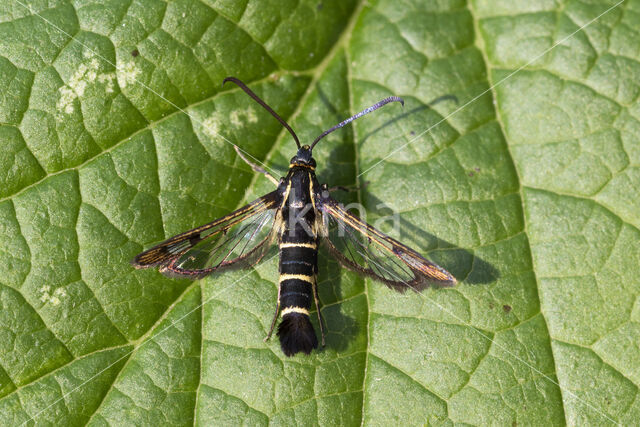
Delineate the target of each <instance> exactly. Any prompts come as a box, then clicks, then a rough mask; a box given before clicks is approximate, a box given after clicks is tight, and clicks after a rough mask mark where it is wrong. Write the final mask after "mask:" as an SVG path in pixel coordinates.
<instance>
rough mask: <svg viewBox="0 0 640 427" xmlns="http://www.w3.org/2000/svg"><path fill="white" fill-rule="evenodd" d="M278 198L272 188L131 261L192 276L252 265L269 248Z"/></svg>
mask: <svg viewBox="0 0 640 427" xmlns="http://www.w3.org/2000/svg"><path fill="white" fill-rule="evenodd" d="M279 200H280V195H279V193H278V192H277V191H273V192H272V193H269V194H267V195H265V196H262V197H261V198H259V199H257V200H254V201H253V202H251V203H249V204H248V205H246V206H244V207H242V208H240V209H238V210H236V211H234V212H232V213H230V214H229V215H226V216H224V217H222V218H219V219H217V220H215V221H212V222H210V223H208V224H205V225H202V226H200V227H197V228H194V229H193V230H189V231H187V232H184V233H181V234H178V235H177V236H174V237H171V238H170V239H167V240H165V241H164V242H162V243H160V244H158V245H156V246H154V247H152V248H151V249H148V250H146V251H144V252H142V253H141V254H139V255H137V256H136V257H135V258H134V259H133V261H132V264H133V265H134V266H135V267H136V268H148V267H158V268H159V270H160V272H162V273H163V274H165V275H168V276H181V277H188V278H192V279H196V278H200V277H203V276H206V275H207V274H210V273H212V272H213V271H216V270H220V269H224V268H230V267H246V266H249V265H253V264H255V263H256V262H258V261H259V260H260V259H261V258H262V257H263V256H264V254H265V253H266V252H267V251H268V249H269V246H270V243H271V241H272V234H271V232H272V229H273V225H274V222H275V218H276V216H277V212H278V207H279Z"/></svg>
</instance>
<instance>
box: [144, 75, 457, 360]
mask: <svg viewBox="0 0 640 427" xmlns="http://www.w3.org/2000/svg"><path fill="white" fill-rule="evenodd" d="M226 82H233V83H235V84H236V85H238V86H239V87H240V88H241V89H242V90H243V91H244V92H246V93H247V94H248V95H249V96H250V97H251V98H253V99H254V100H255V101H256V102H257V103H258V104H260V105H261V106H262V107H263V108H265V109H266V110H267V111H268V112H269V113H270V114H271V115H272V116H273V117H274V118H275V119H277V120H278V121H279V122H280V123H281V124H282V125H283V126H284V127H285V128H286V129H287V130H288V131H289V133H290V134H291V136H292V137H293V139H294V141H295V143H296V145H297V147H298V152H297V153H296V155H295V156H293V157H292V158H291V162H290V164H289V171H288V173H287V176H285V177H283V178H281V179H280V180H277V179H276V178H274V177H273V176H272V175H270V174H269V173H268V172H267V171H265V170H264V169H262V168H260V167H259V166H257V165H255V164H253V163H251V162H250V161H249V160H248V159H246V158H245V157H244V156H243V155H242V154H241V152H240V151H239V150H237V147H236V151H237V152H238V154H239V155H240V157H241V158H242V159H243V160H244V161H245V162H247V163H248V164H249V165H250V166H251V167H252V168H253V170H255V171H257V172H260V173H263V174H265V175H266V176H267V178H269V179H270V180H271V181H272V182H274V184H275V185H276V186H277V188H276V189H275V190H274V191H272V192H271V193H268V194H265V195H264V196H262V197H260V198H258V199H257V200H254V201H253V202H251V203H249V204H248V205H246V206H244V207H242V208H240V209H238V210H236V211H234V212H231V213H230V214H228V215H226V216H223V217H222V218H219V219H216V220H215V221H212V222H210V223H208V224H205V225H202V226H200V227H197V228H194V229H193V230H189V231H186V232H184V233H181V234H178V235H177V236H173V237H171V238H170V239H167V240H165V241H164V242H162V243H160V244H158V245H156V246H154V247H152V248H150V249H148V250H146V251H144V252H142V253H141V254H139V255H137V256H136V257H135V258H134V259H133V260H132V264H133V266H134V267H135V268H149V267H156V268H158V269H159V271H160V272H161V273H162V274H164V275H166V276H169V277H181V278H189V279H200V278H202V277H204V276H207V275H209V274H211V273H213V272H218V271H225V270H229V269H237V268H250V267H252V266H254V265H255V264H257V263H258V262H260V260H262V259H263V258H264V256H265V254H266V253H267V252H268V251H269V249H270V247H271V246H272V245H273V244H274V243H277V244H278V248H279V257H280V261H279V274H280V277H279V286H278V299H277V303H276V312H275V315H274V317H273V320H272V322H271V328H270V329H269V333H268V334H267V337H266V338H265V341H266V340H268V339H269V338H270V337H271V335H272V333H273V330H274V327H275V325H276V322H277V319H278V314H280V316H281V318H282V319H281V322H280V324H279V326H278V331H277V335H278V337H279V338H280V346H281V348H282V351H283V352H284V354H285V355H287V356H293V355H295V354H296V353H298V352H303V353H305V354H309V353H311V351H312V350H313V349H314V348H317V347H318V338H317V336H316V333H315V330H314V328H313V325H312V324H311V321H310V318H309V310H310V309H311V300H312V298H313V300H314V302H315V305H316V312H317V315H318V324H319V327H320V333H321V336H322V345H323V346H324V345H325V331H324V321H323V318H322V313H321V310H320V302H319V298H318V288H317V283H318V282H317V276H318V245H319V244H324V246H325V247H326V248H327V250H328V252H329V254H331V255H332V256H333V257H334V258H335V259H337V260H338V261H339V263H340V264H341V265H342V266H344V267H345V268H348V269H351V270H354V271H356V272H358V273H360V274H363V275H365V276H368V277H372V278H374V279H376V280H378V281H380V282H382V283H384V284H385V285H387V286H389V287H390V288H393V289H396V290H398V291H405V290H407V289H413V290H416V291H419V290H422V289H424V288H426V287H427V286H430V285H433V286H453V285H455V284H456V279H455V278H454V277H453V276H452V275H451V274H450V273H449V272H447V271H446V270H444V269H443V268H441V267H439V266H438V265H436V264H434V263H432V262H430V261H428V260H426V259H425V258H423V257H422V256H421V255H420V254H419V253H418V252H416V251H415V250H413V249H411V248H409V247H407V246H405V245H403V244H402V243H400V242H398V241H397V240H395V239H393V238H391V237H389V236H387V235H385V234H383V233H382V232H380V231H378V230H376V229H375V228H373V227H372V226H370V225H369V224H367V223H366V222H364V221H362V220H360V219H359V218H358V217H357V216H355V215H353V214H352V213H350V212H349V211H348V210H346V209H344V208H343V207H342V206H341V204H340V203H338V202H337V201H336V200H335V199H333V198H332V197H331V195H330V193H331V192H332V191H333V190H334V189H333V188H329V187H328V186H327V184H320V183H319V182H318V179H317V178H316V174H315V170H316V161H315V160H314V158H313V156H312V152H313V148H314V147H315V146H316V144H317V143H318V142H319V141H320V140H321V139H322V138H324V137H325V136H327V135H328V134H330V133H331V132H333V131H335V130H336V129H339V128H341V127H343V126H345V125H346V124H348V123H350V122H352V121H353V120H355V119H357V118H359V117H361V116H364V115H365V114H368V113H370V112H372V111H375V110H377V109H378V108H380V107H382V106H384V105H386V104H388V103H390V102H400V103H401V104H402V105H404V101H403V100H402V99H401V98H398V97H395V96H391V97H388V98H385V99H383V100H382V101H380V102H378V103H376V104H374V105H372V106H370V107H368V108H366V109H365V110H363V111H361V112H359V113H358V114H355V115H354V116H352V117H349V118H348V119H346V120H344V121H342V122H340V123H338V124H337V125H335V126H333V127H332V128H330V129H328V130H326V131H324V132H323V133H322V134H320V135H319V136H318V137H317V138H316V139H315V140H314V141H313V142H312V143H311V145H301V144H300V141H299V139H298V136H297V135H296V133H295V132H294V131H293V129H292V128H291V127H290V126H289V125H288V124H287V122H286V121H285V120H283V119H282V118H281V117H280V116H279V115H278V114H277V113H276V112H275V111H273V109H272V108H271V107H269V106H268V105H267V104H266V103H265V102H264V101H263V100H262V99H260V98H259V97H258V96H257V95H256V94H255V93H254V92H253V91H251V89H249V88H248V87H247V86H246V85H245V84H244V83H243V82H242V81H240V80H239V79H237V78H235V77H227V78H226V79H224V83H226ZM224 83H223V84H224Z"/></svg>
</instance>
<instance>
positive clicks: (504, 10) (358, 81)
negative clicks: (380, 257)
mask: <svg viewBox="0 0 640 427" xmlns="http://www.w3.org/2000/svg"><path fill="white" fill-rule="evenodd" d="M582 27H584V28H582ZM639 37H640V2H638V1H637V0H625V1H624V2H621V3H620V4H617V2H616V1H615V0H593V1H588V2H577V1H549V0H536V1H517V2H514V1H507V0H500V1H486V0H471V1H469V2H465V1H462V0H443V1H438V2H433V1H426V0H424V1H419V0H407V1H402V2H397V1H392V0H376V1H368V2H354V1H347V2H343V1H342V2H341V1H337V0H330V1H323V2H319V1H313V2H312V1H301V2H289V1H286V2H282V1H270V2H268V3H265V2H258V1H251V2H248V1H245V2H234V1H229V0H219V1H213V0H201V1H195V0H176V1H172V2H163V1H159V0H151V1H146V0H145V1H144V2H143V1H124V0H123V1H120V0H94V1H91V2H86V1H69V0H53V1H48V2H42V1H30V2H26V0H9V1H7V2H4V3H3V5H2V6H0V139H1V141H2V143H3V149H2V153H1V154H0V262H1V263H2V265H4V266H5V268H4V269H3V274H2V275H1V276H0V424H2V425H17V424H22V423H27V424H36V423H37V424H60V425H82V424H87V423H89V424H94V425H106V424H114V425H119V424H138V425H150V424H156V425H159V424H164V423H171V424H177V425H190V424H194V423H197V424H201V425H227V424H241V423H245V424H251V425H254V424H260V425H262V424H269V423H274V424H294V423H295V424H325V425H329V424H340V425H360V424H367V425H389V424H400V423H402V424H420V425H422V424H443V425H452V424H499V425H517V424H534V425H543V424H554V425H562V424H569V425H584V424H589V425H591V424H595V425H605V424H610V423H620V424H632V423H634V421H635V420H637V419H639V418H640V404H639V403H638V402H639V400H638V398H637V395H638V387H640V374H639V372H640V356H639V355H640V303H639V301H640V281H639V280H638V277H640V267H639V266H640V245H638V242H639V241H640V214H639V213H640V192H638V187H639V186H640V167H639V165H640V144H639V143H638V138H639V135H640V101H639V99H640V84H638V82H639V81H640V50H639V49H638V43H637V40H638V38H639ZM229 75H233V76H236V77H239V78H241V79H243V80H244V81H246V82H247V83H249V84H250V85H251V87H252V88H253V89H254V90H255V91H256V92H257V93H258V94H259V95H260V96H261V97H263V98H264V99H265V100H266V101H267V102H268V103H269V104H270V105H271V106H272V107H273V108H274V110H276V111H277V112H278V113H279V114H281V115H282V116H283V117H285V118H286V119H287V120H288V121H289V122H290V123H291V125H292V126H293V128H294V129H296V130H297V132H298V135H299V136H300V139H301V140H302V141H304V142H309V141H312V140H313V138H314V137H315V136H317V135H318V134H320V133H321V132H322V131H323V130H325V129H327V128H328V127H330V126H332V125H333V124H335V123H337V122H339V121H340V120H342V119H344V118H345V117H348V116H350V115H352V114H354V113H355V112H357V111H360V110H361V109H363V108H365V107H367V106H369V105H371V104H373V103H374V102H376V101H378V100H380V99H382V98H384V97H386V96H389V95H397V96H401V97H403V98H404V100H405V107H404V109H401V108H400V106H399V105H397V104H391V105H389V106H385V107H384V108H383V109H381V110H379V111H376V112H375V113H374V114H371V115H368V116H366V117H365V118H361V119H359V120H358V121H356V122H355V123H354V125H353V126H348V127H346V128H344V129H341V130H340V131H337V132H335V133H332V134H331V135H329V136H328V137H327V138H326V139H324V140H323V141H322V142H321V143H320V144H319V145H318V147H317V148H316V149H315V150H314V156H315V158H316V159H317V161H318V164H319V167H318V175H319V179H320V180H321V181H322V182H327V183H329V184H330V185H354V184H355V185H358V186H359V191H358V192H357V193H355V194H347V195H340V196H339V197H342V198H343V200H344V201H345V202H347V201H352V202H355V201H358V202H360V203H361V204H362V205H364V207H365V209H366V214H367V217H368V221H370V222H372V221H376V220H377V219H382V218H383V217H385V216H387V215H389V213H391V212H396V213H398V214H399V215H398V217H396V218H399V220H398V225H399V228H398V229H393V227H390V226H389V223H388V222H386V223H385V224H386V225H385V226H384V227H383V228H384V229H385V230H384V231H389V232H390V233H391V234H393V235H394V236H395V237H397V238H400V239H401V240H402V241H403V242H406V243H407V244H408V245H410V246H412V247H414V248H416V249H417V250H418V251H419V252H421V253H423V254H425V255H426V256H428V257H429V258H430V259H432V260H434V261H436V262H437V263H439V264H440V265H442V266H443V267H445V268H447V269H448V270H449V271H451V272H452V273H453V274H454V275H455V276H456V277H457V278H458V279H459V282H460V283H459V284H458V285H457V286H456V287H455V288H451V289H428V290H426V291H424V292H422V293H412V292H408V293H405V294H398V293H395V292H393V291H391V290H389V289H387V288H386V287H385V286H383V285H381V284H380V283H377V282H373V281H370V280H368V279H367V280H364V279H363V278H362V277H360V276H358V275H356V274H352V273H350V272H347V271H345V270H344V269H342V268H341V267H340V266H339V265H338V264H337V263H336V262H335V261H334V260H332V259H330V258H328V257H327V256H326V254H323V253H321V258H320V263H319V268H320V274H319V288H320V289H319V290H320V299H321V302H322V305H323V314H324V317H325V319H326V323H327V328H328V335H327V346H326V348H324V349H323V350H321V351H317V352H314V353H313V354H312V355H310V356H304V355H297V356H296V357H294V358H286V357H285V356H284V355H283V354H282V352H281V351H280V349H279V343H278V342H277V339H272V340H271V341H268V342H263V340H262V339H263V338H264V336H265V335H266V333H267V331H268V329H269V325H270V323H271V319H272V316H273V311H274V309H275V302H276V298H277V287H276V279H277V260H276V259H270V260H267V261H265V262H263V263H262V264H260V265H259V266H257V267H256V268H255V269H254V270H250V271H237V272H230V273H225V274H217V275H214V276H211V277H208V278H206V279H204V280H201V281H198V282H189V281H185V280H172V279H168V278H165V277H163V276H162V275H160V274H159V273H158V272H157V271H151V270H141V271H134V270H133V268H132V267H131V266H130V265H129V260H130V259H131V258H132V257H133V256H134V255H135V254H137V253H139V252H140V251H142V250H143V249H144V248H147V247H149V246H150V245H152V244H153V243H155V242H158V241H160V240H162V239H164V238H166V237H169V236H171V235H173V234H176V233H179V232H181V231H184V230H187V229H189V228H191V227H194V226H197V225H200V224H202V223H205V222H208V221H211V220H212V219H213V218H216V217H219V216H221V215H224V214H225V213H228V212H229V211H231V210H233V209H235V208H237V207H239V206H241V205H242V204H243V203H246V202H247V201H249V200H252V199H254V198H256V197H259V196H260V195H262V194H264V193H266V192H268V191H271V189H272V188H273V186H272V184H271V183H270V182H269V181H267V180H266V179H264V178H263V177H262V176H261V175H259V174H256V173H254V172H253V171H252V170H251V169H250V168H249V167H248V166H247V165H246V164H245V163H244V162H243V161H242V160H240V159H239V158H238V157H237V155H236V153H235V151H234V149H233V146H232V144H238V145H239V146H240V147H241V148H242V149H243V150H245V151H246V152H248V153H250V154H251V156H253V157H255V158H256V159H257V160H258V161H260V162H262V163H265V164H266V165H267V166H268V167H269V168H271V169H273V170H274V173H276V174H278V175H281V174H284V173H285V172H286V168H287V164H288V159H289V158H290V157H291V156H292V155H293V154H294V152H295V147H294V144H293V141H292V139H291V137H290V135H288V133H287V132H286V131H285V130H283V129H282V127H281V126H280V125H279V124H278V123H277V122H276V121H275V120H274V119H273V118H272V117H271V116H269V114H268V113H267V112H265V111H264V110H263V109H261V108H260V107H259V106H258V105H257V104H255V103H254V102H253V101H252V100H251V99H250V98H249V97H247V96H246V94H245V93H243V92H242V91H240V90H239V89H238V88H236V87H233V86H232V85H225V86H224V87H222V85H221V83H222V79H223V78H224V77H226V76H229ZM376 222H377V221H376ZM387 228H388V230H387ZM312 317H313V316H312ZM313 321H314V322H315V325H316V328H317V326H318V325H317V322H316V321H315V319H313Z"/></svg>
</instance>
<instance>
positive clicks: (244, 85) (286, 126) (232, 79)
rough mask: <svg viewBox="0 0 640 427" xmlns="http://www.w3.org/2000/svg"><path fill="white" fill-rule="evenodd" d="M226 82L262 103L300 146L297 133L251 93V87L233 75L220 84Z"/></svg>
mask: <svg viewBox="0 0 640 427" xmlns="http://www.w3.org/2000/svg"><path fill="white" fill-rule="evenodd" d="M226 82H233V83H235V84H237V85H238V86H240V89H242V90H243V91H245V92H246V93H247V95H249V96H250V97H252V98H253V100H254V101H256V102H257V103H258V104H260V105H262V107H263V108H264V109H265V110H267V111H268V112H269V113H270V114H271V115H272V116H273V117H275V118H276V120H278V121H279V122H280V124H282V126H284V127H285V128H286V129H287V130H288V131H289V133H290V134H291V136H293V139H294V140H295V141H296V145H297V146H298V148H300V141H299V140H298V135H296V133H295V132H294V131H293V129H291V126H289V125H288V124H287V122H285V121H284V119H283V118H282V117H280V116H279V115H278V113H276V112H275V111H273V109H272V108H271V107H269V106H268V105H267V103H266V102H264V101H263V100H262V99H260V98H259V97H258V95H256V94H255V93H253V91H252V90H251V89H249V88H248V87H247V85H246V84H244V83H242V82H241V81H240V80H238V79H236V78H235V77H227V78H226V79H224V80H223V81H222V84H223V85H224V84H225V83H226Z"/></svg>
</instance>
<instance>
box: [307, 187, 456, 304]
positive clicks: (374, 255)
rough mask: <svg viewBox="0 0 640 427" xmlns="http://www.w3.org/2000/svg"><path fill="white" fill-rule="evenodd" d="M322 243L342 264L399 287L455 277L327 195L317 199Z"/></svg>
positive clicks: (420, 286)
mask: <svg viewBox="0 0 640 427" xmlns="http://www.w3.org/2000/svg"><path fill="white" fill-rule="evenodd" d="M319 209H320V211H321V213H322V217H323V218H322V219H323V229H324V234H325V236H324V237H325V239H324V241H325V244H326V245H327V247H328V249H329V252H330V253H331V254H332V255H333V256H335V257H336V258H337V259H338V260H339V261H340V262H341V263H342V264H343V265H345V266H346V267H348V268H351V269H352V270H355V271H357V272H359V273H362V274H365V275H367V276H370V277H373V278H374V279H377V280H379V281H381V282H383V283H385V284H386V285H388V286H389V287H391V288H394V289H396V290H399V291H405V290H406V289H413V290H418V291H419V290H422V289H424V288H426V287H428V286H441V287H443V286H453V285H455V284H456V279H455V278H454V277H453V276H452V275H451V274H450V273H449V272H447V271H446V270H445V269H443V268H442V267H440V266H438V265H436V264H434V263H432V262H431V261H429V260H427V259H425V258H423V257H422V256H421V255H420V254H418V253H417V252H416V251H414V250H413V249H411V248H409V247H407V246H405V245H403V244H402V243H400V242H398V241H397V240H395V239H393V238H391V237H389V236H387V235H386V234H384V233H382V232H380V231H378V230H376V229H375V228H373V227H372V226H370V225H369V224H367V223H366V222H364V221H362V220H360V219H359V218H358V217H356V216H355V215H353V214H351V213H350V212H348V211H347V210H345V209H344V208H342V207H341V206H340V205H339V203H338V202H336V201H335V200H333V199H332V198H330V197H328V198H326V199H324V200H323V201H322V203H320V206H319Z"/></svg>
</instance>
